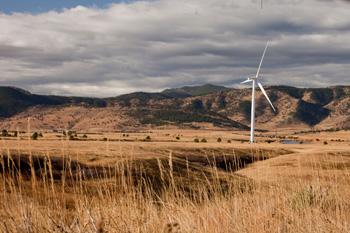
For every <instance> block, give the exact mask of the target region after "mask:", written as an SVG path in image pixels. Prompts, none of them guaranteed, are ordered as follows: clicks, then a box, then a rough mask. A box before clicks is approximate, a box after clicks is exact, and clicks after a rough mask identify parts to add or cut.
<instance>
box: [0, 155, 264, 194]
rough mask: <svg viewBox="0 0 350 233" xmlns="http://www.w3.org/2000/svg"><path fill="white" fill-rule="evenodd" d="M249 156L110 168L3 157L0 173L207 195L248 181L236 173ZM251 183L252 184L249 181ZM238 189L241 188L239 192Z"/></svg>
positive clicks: (136, 163)
mask: <svg viewBox="0 0 350 233" xmlns="http://www.w3.org/2000/svg"><path fill="white" fill-rule="evenodd" d="M265 159H268V157H263V156H261V157H259V159H257V158H256V157H254V156H251V155H249V154H244V153H243V154H239V155H237V156H236V155H235V156H234V155H229V156H227V155H220V156H185V155H183V154H177V155H176V154H174V156H169V157H162V158H152V159H135V160H129V161H120V162H117V163H115V164H108V165H88V164H84V163H81V162H79V161H76V160H73V159H70V158H62V157H60V158H59V157H45V156H34V155H33V156H29V155H25V154H22V155H11V156H9V155H2V156H1V159H0V162H1V166H0V173H1V174H2V175H4V176H6V177H12V178H14V180H16V179H18V178H19V177H20V178H21V179H22V180H28V181H29V180H31V178H33V176H35V179H37V180H39V181H40V180H42V181H44V182H45V181H46V182H48V181H51V182H55V183H60V182H63V181H64V182H65V183H66V184H67V185H69V184H72V185H74V184H77V183H79V182H89V181H102V180H105V181H107V180H108V181H111V180H113V182H114V184H116V185H118V186H120V187H129V188H130V187H134V188H137V189H138V190H141V191H143V192H148V193H155V194H160V193H162V192H163V191H165V190H169V189H174V190H175V189H176V190H181V191H183V193H194V192H204V193H206V194H210V193H214V192H217V191H220V192H222V193H224V192H225V191H226V190H228V189H230V187H231V186H232V185H233V184H235V185H237V183H241V182H244V187H245V188H246V187H247V185H246V184H247V182H248V179H247V178H244V177H241V176H238V175H236V174H234V172H235V171H237V170H239V169H241V168H244V167H245V166H247V165H248V164H251V163H253V162H255V161H257V160H265ZM249 182H250V181H249ZM237 190H239V188H238V189H237Z"/></svg>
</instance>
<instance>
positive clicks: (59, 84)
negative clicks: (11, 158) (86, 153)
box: [0, 0, 350, 96]
mask: <svg viewBox="0 0 350 233" xmlns="http://www.w3.org/2000/svg"><path fill="white" fill-rule="evenodd" d="M258 3H259V2H258V1H246V0H236V1H232V0H222V1H214V0H190V1H185V0H179V1H172V0H159V1H149V2H147V1H139V2H134V3H129V4H126V3H121V4H114V5H111V6H110V7H109V8H108V9H96V8H85V7H76V8H73V9H69V10H65V11H63V12H59V13H58V12H54V11H51V12H47V13H44V14H39V15H30V14H12V15H5V14H2V15H1V14H0V26H1V29H2V30H1V32H0V70H1V79H0V85H15V86H19V87H23V88H27V89H30V90H32V91H35V92H40V93H51V94H64V95H71V94H75V95H87V96H92V95H94V96H113V95H117V94H121V93H126V92H130V91H137V90H143V91H156V90H160V89H163V88H167V87H174V86H181V85H192V84H203V83H207V82H211V83H215V84H226V85H232V84H235V83H238V82H239V81H241V80H242V79H244V78H245V77H246V76H248V75H251V74H254V73H255V72H256V71H255V70H256V67H257V64H258V63H259V59H260V56H261V53H262V50H263V48H264V45H265V43H266V41H267V40H269V41H270V44H271V48H270V49H269V50H268V52H267V56H266V60H265V62H264V67H263V70H262V72H263V75H264V82H265V83H267V84H271V85H272V84H289V85H299V86H326V85H335V84H350V82H349V79H348V77H347V75H346V74H347V73H349V69H350V68H348V67H347V66H346V65H347V64H349V62H350V44H349V43H347V41H350V18H349V17H348V12H349V7H350V5H349V4H348V3H346V2H345V1H318V0H308V1H306V0H305V1H303V0H294V1H293V0H285V1H277V0H270V1H267V0H266V1H265V4H264V9H263V10H261V9H260V5H259V4H258ZM330 9H331V10H330Z"/></svg>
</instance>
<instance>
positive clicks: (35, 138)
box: [31, 132, 39, 140]
mask: <svg viewBox="0 0 350 233" xmlns="http://www.w3.org/2000/svg"><path fill="white" fill-rule="evenodd" d="M38 137H39V134H38V133H37V132H34V133H33V134H32V136H31V139H32V140H37V139H38Z"/></svg>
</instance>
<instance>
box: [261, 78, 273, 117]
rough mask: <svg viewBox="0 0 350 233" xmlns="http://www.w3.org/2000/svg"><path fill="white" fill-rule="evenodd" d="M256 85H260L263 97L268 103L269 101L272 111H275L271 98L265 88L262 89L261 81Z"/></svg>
mask: <svg viewBox="0 0 350 233" xmlns="http://www.w3.org/2000/svg"><path fill="white" fill-rule="evenodd" d="M258 86H259V87H260V90H261V91H262V93H264V95H265V97H266V99H267V101H269V103H270V105H271V107H272V109H273V111H275V112H276V109H275V107H274V106H273V104H272V102H271V100H270V99H269V97H268V96H267V94H266V91H265V89H264V87H263V85H261V83H260V82H258Z"/></svg>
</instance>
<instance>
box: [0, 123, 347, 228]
mask: <svg viewBox="0 0 350 233" xmlns="http://www.w3.org/2000/svg"><path fill="white" fill-rule="evenodd" d="M286 134H288V135H291V132H287V133H286ZM30 135H31V134H19V135H18V136H17V137H12V138H3V139H2V141H1V144H0V145H1V152H2V153H1V159H0V162H1V169H0V176H1V177H0V182H1V184H0V205H1V207H0V232H131V233H133V232H160V233H163V232H169V233H170V232H172V233H174V232H179V233H180V232H181V233H182V232H183V233H185V232H189V233H197V232H198V233H202V232H210V233H211V232H220V233H221V232H227V233H229V232H247V233H248V232H255V233H256V232H310V233H311V232H350V132H346V131H340V132H321V133H317V134H316V133H304V134H296V135H293V138H290V139H291V140H295V141H298V142H302V144H288V145H285V144H281V143H280V140H281V138H283V136H286V135H283V134H278V135H277V134H276V133H261V135H260V137H258V138H257V139H258V141H259V143H257V144H255V145H253V146H251V145H249V144H248V143H247V142H245V141H246V140H247V139H248V132H239V131H236V132H231V131H219V130H175V129H173V130H147V131H144V132H128V133H105V134H86V137H83V135H84V133H78V134H77V135H76V136H75V140H68V137H62V134H59V133H44V135H43V137H42V138H41V137H40V138H39V139H38V140H29V138H30ZM147 136H149V138H148V139H147ZM196 138H197V139H198V141H199V142H198V143H197V142H194V140H195V139H196ZM218 138H220V139H221V140H218ZM202 139H205V140H206V142H201V141H202ZM268 140H270V141H268ZM218 141H219V142H218ZM325 142H326V143H325Z"/></svg>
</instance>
